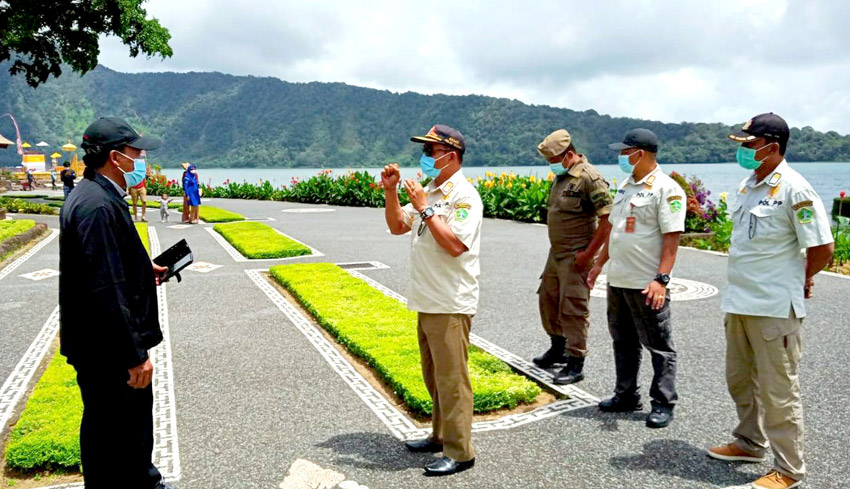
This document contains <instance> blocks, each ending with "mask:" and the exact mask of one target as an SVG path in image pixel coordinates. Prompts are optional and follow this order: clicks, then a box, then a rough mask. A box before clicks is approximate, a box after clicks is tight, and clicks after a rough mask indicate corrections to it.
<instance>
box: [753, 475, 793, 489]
mask: <svg viewBox="0 0 850 489" xmlns="http://www.w3.org/2000/svg"><path fill="white" fill-rule="evenodd" d="M802 483H803V481H798V480H794V479H792V478H790V477H788V476H787V475H785V474H783V473H781V472H777V471H775V470H771V471H770V472H768V473H767V475H763V476H761V477H759V478H758V480H756V481H755V482H753V489H791V488H792V487H798V486H799V485H800V484H802Z"/></svg>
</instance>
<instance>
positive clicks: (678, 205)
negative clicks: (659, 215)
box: [670, 200, 682, 213]
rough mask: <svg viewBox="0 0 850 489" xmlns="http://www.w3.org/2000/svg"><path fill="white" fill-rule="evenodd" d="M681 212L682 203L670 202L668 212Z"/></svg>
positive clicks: (679, 201) (678, 201)
mask: <svg viewBox="0 0 850 489" xmlns="http://www.w3.org/2000/svg"><path fill="white" fill-rule="evenodd" d="M681 210H682V201H681V200H674V201H672V202H670V212H674V213H675V212H680V211H681Z"/></svg>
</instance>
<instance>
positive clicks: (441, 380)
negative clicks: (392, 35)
mask: <svg viewBox="0 0 850 489" xmlns="http://www.w3.org/2000/svg"><path fill="white" fill-rule="evenodd" d="M411 141H413V142H416V143H421V144H422V145H423V146H422V157H421V158H420V161H419V164H420V167H421V169H422V173H424V174H425V175H426V176H428V177H430V178H433V180H432V181H431V182H430V183H429V184H428V186H427V187H425V188H424V189H423V188H422V185H420V184H419V182H417V181H415V180H406V181H405V182H404V188H405V190H406V191H407V194H408V196H409V197H410V203H409V204H407V205H406V206H404V207H402V206H401V205H400V204H399V200H398V190H397V187H398V183H399V170H398V165H396V164H391V165H387V166H385V167H384V171H383V172H382V173H381V184H382V186H383V188H384V197H385V200H386V221H387V227H388V228H389V229H390V232H392V233H393V234H405V233H407V232H410V231H411V230H413V233H412V234H413V236H412V241H413V243H412V246H411V249H410V287H409V289H408V307H409V308H410V309H411V310H414V311H417V313H418V314H417V317H418V327H417V331H418V336H419V352H420V355H421V357H422V374H423V377H424V380H425V386H426V387H427V389H428V393H429V394H430V395H431V399H433V400H434V405H433V409H432V413H431V419H432V426H433V431H432V433H431V436H430V437H429V438H427V439H424V440H416V441H409V442H407V448H408V449H409V450H410V451H412V452H420V453H426V452H427V453H436V452H443V457H442V458H439V459H437V460H436V461H434V462H433V463H431V464H429V465H427V466H426V467H425V473H426V475H431V476H440V475H449V474H454V473H456V472H460V471H462V470H466V469H468V468H470V467H472V466H473V465H474V464H475V452H474V451H473V449H472V409H473V396H472V384H471V382H470V379H469V370H468V368H467V360H468V350H469V328H470V327H471V324H472V316H473V315H475V313H476V312H477V310H478V275H479V266H478V250H479V242H480V236H481V221H482V220H483V216H484V212H483V211H484V207H483V205H482V203H481V197H480V196H479V195H478V192H477V191H476V190H475V187H473V186H472V184H471V183H469V181H467V180H466V178H465V177H464V176H463V172H462V171H461V164H462V162H463V154H464V152H465V150H466V142H465V140H464V137H463V135H462V134H461V133H460V131H458V130H456V129H453V128H451V127H448V126H444V125H440V124H438V125H436V126H434V127H432V128H431V130H430V131H428V134H426V135H424V136H415V137H413V138H411Z"/></svg>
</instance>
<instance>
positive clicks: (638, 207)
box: [629, 197, 655, 223]
mask: <svg viewBox="0 0 850 489" xmlns="http://www.w3.org/2000/svg"><path fill="white" fill-rule="evenodd" d="M629 207H630V208H631V215H633V216H634V217H635V219H637V220H638V221H640V222H644V223H648V222H652V221H653V220H654V219H655V206H654V205H652V197H632V200H630V201H629Z"/></svg>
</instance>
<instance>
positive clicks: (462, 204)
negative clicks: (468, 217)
mask: <svg viewBox="0 0 850 489" xmlns="http://www.w3.org/2000/svg"><path fill="white" fill-rule="evenodd" d="M455 209H472V206H471V205H469V204H467V203H466V202H458V203H457V204H455Z"/></svg>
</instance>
